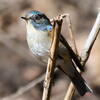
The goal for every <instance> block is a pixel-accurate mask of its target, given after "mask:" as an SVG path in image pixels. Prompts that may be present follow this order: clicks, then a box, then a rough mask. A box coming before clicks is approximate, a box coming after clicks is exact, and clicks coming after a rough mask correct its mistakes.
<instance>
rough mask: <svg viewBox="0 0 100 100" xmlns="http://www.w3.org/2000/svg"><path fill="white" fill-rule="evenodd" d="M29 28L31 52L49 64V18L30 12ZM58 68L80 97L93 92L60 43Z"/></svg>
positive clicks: (28, 39)
mask: <svg viewBox="0 0 100 100" xmlns="http://www.w3.org/2000/svg"><path fill="white" fill-rule="evenodd" d="M22 18H23V19H24V20H26V28H27V42H28V45H29V48H30V50H31V51H32V53H33V54H34V55H36V56H37V57H38V58H39V59H40V60H41V61H42V62H44V63H47V60H48V57H49V50H50V47H51V44H52V38H53V32H52V29H53V28H52V24H51V23H50V20H49V19H48V17H47V16H46V15H45V14H43V13H41V12H39V11H30V12H28V13H27V14H26V15H25V17H22ZM56 65H57V66H59V68H60V69H61V70H62V71H63V72H64V73H65V74H66V75H68V77H69V78H70V79H71V81H72V82H73V84H74V85H75V87H76V88H77V90H78V92H79V93H80V95H84V94H85V93H86V92H92V90H91V89H90V88H89V86H88V85H87V84H86V82H85V81H84V79H83V78H82V77H81V75H80V74H79V72H78V71H77V70H76V68H75V67H74V66H73V62H72V60H71V57H70V54H69V51H68V49H67V48H65V47H64V45H62V44H61V43H60V45H59V48H58V58H57V63H56Z"/></svg>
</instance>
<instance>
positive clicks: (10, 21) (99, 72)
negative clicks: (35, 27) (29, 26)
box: [0, 0, 100, 100]
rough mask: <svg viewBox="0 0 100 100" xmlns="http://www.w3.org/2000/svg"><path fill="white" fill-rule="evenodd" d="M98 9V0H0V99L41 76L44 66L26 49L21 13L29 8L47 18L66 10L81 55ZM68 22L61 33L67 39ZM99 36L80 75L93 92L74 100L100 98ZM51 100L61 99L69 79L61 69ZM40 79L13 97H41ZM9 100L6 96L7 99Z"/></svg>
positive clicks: (22, 99) (30, 99)
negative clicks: (34, 84)
mask: <svg viewBox="0 0 100 100" xmlns="http://www.w3.org/2000/svg"><path fill="white" fill-rule="evenodd" d="M98 8H100V0H40V1H39V0H0V100H2V99H1V98H4V97H6V96H8V95H11V94H13V93H15V92H16V91H17V90H18V89H19V88H20V87H22V86H25V85H27V84H28V83H29V82H31V81H32V80H34V79H36V78H38V77H40V76H41V75H42V74H43V73H45V71H46V67H45V66H44V65H43V64H42V63H40V62H39V61H38V60H37V59H36V58H35V57H34V56H33V55H32V53H31V52H30V51H29V49H28V46H27V42H26V27H25V22H24V21H23V20H21V18H20V17H21V16H23V15H24V14H25V12H27V11H29V10H39V11H42V12H44V13H45V14H46V15H47V16H48V17H49V18H53V17H56V16H57V15H59V14H63V13H69V14H70V16H71V21H72V26H73V31H74V33H75V39H76V44H77V48H78V51H79V53H80V54H81V51H82V49H83V48H84V44H85V42H86V39H87V36H88V34H89V32H90V30H91V29H92V26H93V24H94V22H95V19H96V16H97V14H98V10H99V9H98ZM67 29H68V27H67V24H64V25H63V32H62V33H63V35H64V36H65V37H66V39H69V37H68V32H66V31H67ZM99 60H100V35H99V36H98V38H97V40H96V42H95V44H94V46H93V49H92V52H91V55H90V58H89V60H88V62H87V64H86V72H85V73H84V74H83V77H84V78H85V80H86V81H87V82H88V84H89V85H90V86H91V88H92V89H93V91H94V94H91V95H90V94H87V95H85V96H83V97H80V96H79V94H78V93H77V92H76V93H75V95H74V97H73V100H100V61H99ZM54 78H55V81H54V84H53V89H52V94H51V100H63V98H64V96H65V94H66V91H67V87H68V84H69V82H70V80H69V79H68V78H67V76H65V75H64V74H63V73H62V72H60V71H58V72H56V73H55V76H54ZM42 90H43V82H40V83H39V84H37V85H36V86H35V87H34V88H32V89H31V90H30V91H28V92H26V93H24V94H23V95H21V96H19V97H17V98H16V99H14V100H41V97H42ZM6 100H8V99H6Z"/></svg>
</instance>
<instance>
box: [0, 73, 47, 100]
mask: <svg viewBox="0 0 100 100" xmlns="http://www.w3.org/2000/svg"><path fill="white" fill-rule="evenodd" d="M44 77H45V74H43V75H41V76H40V77H38V78H36V79H35V80H33V81H32V82H30V83H29V84H27V85H26V86H23V87H21V88H19V89H18V91H17V92H16V93H14V94H12V95H9V96H7V97H4V98H0V100H15V99H16V98H18V97H19V96H21V95H23V94H24V93H26V92H28V91H29V90H31V89H32V88H33V87H35V86H36V85H37V84H38V83H40V82H41V81H43V79H44Z"/></svg>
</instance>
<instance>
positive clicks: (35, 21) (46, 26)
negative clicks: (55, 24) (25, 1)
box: [21, 11, 52, 31]
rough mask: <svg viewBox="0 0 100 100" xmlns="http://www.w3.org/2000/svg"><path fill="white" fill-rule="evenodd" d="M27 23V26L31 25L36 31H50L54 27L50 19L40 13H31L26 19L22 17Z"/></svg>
mask: <svg viewBox="0 0 100 100" xmlns="http://www.w3.org/2000/svg"><path fill="white" fill-rule="evenodd" d="M21 18H22V19H24V20H25V21H26V25H31V27H34V28H35V29H36V30H41V31H50V30H52V25H51V23H50V20H49V18H48V17H47V16H46V15H45V14H43V13H42V12H39V11H29V12H28V13H27V14H26V15H25V16H24V17H21Z"/></svg>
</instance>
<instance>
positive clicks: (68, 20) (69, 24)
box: [66, 15, 78, 55]
mask: <svg viewBox="0 0 100 100" xmlns="http://www.w3.org/2000/svg"><path fill="white" fill-rule="evenodd" d="M66 20H67V22H68V30H69V35H70V38H71V42H72V48H73V50H74V52H75V53H76V55H78V51H77V47H76V42H75V36H74V35H75V34H74V32H73V28H72V23H71V19H70V15H67V17H66Z"/></svg>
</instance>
